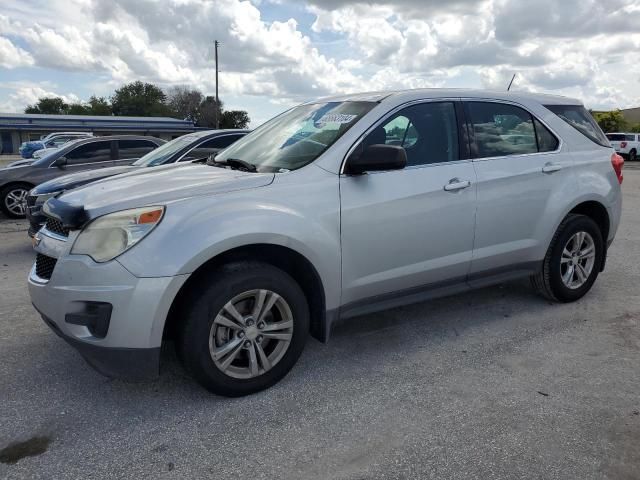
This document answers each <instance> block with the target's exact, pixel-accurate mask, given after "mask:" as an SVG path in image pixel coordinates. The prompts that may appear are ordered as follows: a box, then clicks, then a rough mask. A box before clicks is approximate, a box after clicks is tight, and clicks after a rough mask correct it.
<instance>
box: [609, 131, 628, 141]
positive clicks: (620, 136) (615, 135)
mask: <svg viewBox="0 0 640 480" xmlns="http://www.w3.org/2000/svg"><path fill="white" fill-rule="evenodd" d="M625 137H626V135H624V134H622V133H607V138H608V139H609V140H611V141H612V142H619V141H621V140H624V139H625Z"/></svg>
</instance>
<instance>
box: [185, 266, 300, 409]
mask: <svg viewBox="0 0 640 480" xmlns="http://www.w3.org/2000/svg"><path fill="white" fill-rule="evenodd" d="M201 279H202V281H200V282H199V284H198V286H197V287H196V288H194V290H193V291H192V292H190V295H189V296H188V298H187V300H186V302H185V303H184V305H185V308H184V323H183V324H182V325H181V326H180V327H178V328H179V331H178V335H177V341H176V348H177V351H178V356H179V358H180V359H181V361H182V363H183V365H184V366H185V368H186V370H187V371H188V372H189V373H190V374H191V375H192V376H193V377H194V378H195V379H196V380H197V381H198V382H199V383H200V384H201V385H202V386H204V387H205V388H206V389H207V390H209V391H210V392H213V393H215V394H218V395H223V396H226V397H238V396H243V395H249V394H251V393H255V392H258V391H260V390H264V389H266V388H269V387H271V386H272V385H274V384H275V383H277V382H278V381H280V380H281V379H282V378H283V377H284V376H285V375H286V374H287V373H288V372H289V371H290V370H291V368H293V365H294V364H295V363H296V361H297V360H298V357H300V354H301V353H302V350H303V348H304V345H305V343H306V340H307V336H308V333H309V308H308V305H307V301H306V297H305V295H304V292H303V291H302V289H301V288H300V286H299V285H298V284H297V283H296V282H295V280H293V279H292V278H291V277H290V276H289V275H288V274H287V273H285V272H283V271H282V270H280V269H278V268H276V267H274V266H272V265H269V264H266V263H262V262H253V261H242V262H237V263H230V264H227V265H224V266H222V267H220V268H219V269H217V270H215V271H213V272H211V273H208V274H206V275H204V276H203V277H201ZM254 289H267V290H271V291H272V292H275V293H277V294H278V295H280V297H282V298H283V299H284V301H285V302H286V303H287V304H288V307H289V308H290V310H291V313H292V316H293V332H292V337H291V340H290V343H289V345H288V348H287V350H286V351H285V353H284V356H282V358H281V359H280V360H279V361H278V362H277V363H275V364H274V365H273V368H271V370H268V371H266V372H263V373H262V374H261V375H259V376H257V377H253V378H243V379H240V378H234V377H231V376H229V375H227V374H225V373H224V372H223V371H222V370H221V369H220V368H218V366H217V365H216V364H215V363H214V361H213V359H212V356H211V354H210V351H209V335H210V332H211V328H212V325H213V323H214V318H215V317H216V315H217V314H218V312H220V311H221V309H222V308H223V307H224V306H225V304H226V303H227V302H229V301H230V300H231V299H233V298H234V297H236V296H237V295H240V294H242V293H243V292H247V291H251V290H254Z"/></svg>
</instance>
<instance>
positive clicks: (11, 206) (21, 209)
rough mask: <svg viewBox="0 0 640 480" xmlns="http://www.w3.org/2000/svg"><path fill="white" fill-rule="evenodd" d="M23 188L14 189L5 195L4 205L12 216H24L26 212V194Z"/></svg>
mask: <svg viewBox="0 0 640 480" xmlns="http://www.w3.org/2000/svg"><path fill="white" fill-rule="evenodd" d="M28 193H29V191H28V190H27V189H25V188H20V187H18V188H14V189H13V190H10V191H9V193H7V195H6V197H5V198H4V204H5V206H6V207H7V210H9V212H11V213H12V214H13V215H18V216H24V215H25V213H26V211H27V194H28Z"/></svg>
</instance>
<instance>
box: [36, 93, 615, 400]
mask: <svg viewBox="0 0 640 480" xmlns="http://www.w3.org/2000/svg"><path fill="white" fill-rule="evenodd" d="M622 166H623V160H622V158H621V157H620V156H618V155H617V154H616V153H615V152H614V151H613V150H612V148H611V145H610V144H609V141H608V140H607V138H606V137H605V136H604V134H603V133H602V131H601V130H600V129H599V128H598V126H597V124H596V123H595V122H594V121H593V119H592V118H591V116H590V114H589V113H588V112H587V110H585V108H584V107H583V106H582V104H581V103H580V102H579V101H577V100H572V99H569V98H564V97H556V96H547V95H538V94H526V93H505V92H501V93H493V92H486V91H469V90H410V91H397V92H384V93H365V94H356V95H346V96H340V97H332V98H328V99H322V100H319V101H313V102H309V103H305V104H303V105H300V106H297V107H295V108H292V109H291V110H289V111H287V112H285V113H283V114H281V115H279V116H277V117H275V118H274V119H272V120H270V121H269V122H267V123H266V124H264V125H262V126H261V127H259V128H258V129H256V130H255V131H254V132H253V133H251V134H249V135H247V136H246V137H244V138H242V139H240V140H239V141H238V142H236V143H235V144H233V145H232V146H231V147H229V148H227V149H226V150H224V151H223V152H222V153H220V154H218V156H216V157H215V158H211V159H210V160H209V161H208V162H207V163H206V164H200V165H197V164H192V165H188V166H183V167H180V168H176V167H175V166H161V167H158V168H153V169H142V170H140V171H135V172H132V173H127V174H124V175H119V176H117V177H113V178H109V179H105V180H101V181H98V182H96V183H93V184H90V185H87V186H84V187H81V188H79V189H75V190H72V191H70V192H68V193H64V194H61V195H59V196H57V197H54V198H51V199H49V200H48V201H47V202H46V203H45V204H44V207H43V211H44V213H45V214H46V216H47V221H46V224H45V226H44V227H43V228H42V229H41V230H40V231H39V232H38V233H37V235H36V236H35V238H34V245H35V249H36V251H37V258H36V261H35V264H34V266H33V268H32V270H31V273H30V275H29V291H30V294H31V298H32V301H33V304H34V306H35V308H36V309H37V310H38V311H39V312H40V314H41V315H42V317H43V319H44V321H45V322H46V323H47V324H48V325H49V326H50V327H51V328H52V329H53V330H54V331H55V332H56V333H57V334H58V335H59V336H61V337H62V338H64V339H65V340H66V341H67V342H69V343H70V344H71V345H73V346H74V347H75V348H77V349H78V351H79V352H80V353H81V354H82V355H83V357H84V358H85V359H86V360H87V361H88V362H89V363H90V364H91V365H93V366H94V367H95V368H96V369H97V370H99V371H101V372H102V373H104V374H106V375H109V376H112V377H128V378H137V379H140V378H149V377H153V376H156V375H157V374H158V371H159V363H160V347H161V344H162V341H163V339H165V338H172V339H174V340H175V345H176V349H177V351H178V356H179V358H180V359H181V361H182V363H183V364H184V366H185V368H186V369H187V371H188V372H190V373H191V374H192V375H193V377H195V379H197V381H198V382H200V383H201V384H202V385H203V386H204V387H206V388H207V389H209V390H210V391H212V392H214V393H217V394H221V395H227V396H239V395H245V394H249V393H252V392H256V391H258V390H261V389H264V388H267V387H269V386H271V385H273V384H275V383H276V382H278V381H279V380H280V379H282V378H283V377H284V376H285V375H286V374H287V372H288V371H289V370H290V369H291V368H292V367H293V365H294V364H295V362H296V360H297V359H298V357H299V356H300V354H301V352H302V350H303V347H304V345H305V341H306V339H307V337H308V335H309V334H311V335H312V336H313V337H315V338H317V339H319V340H321V341H326V340H327V339H328V338H329V334H330V331H331V326H332V324H335V322H336V321H337V320H339V319H345V318H349V317H353V316H356V315H363V314H368V313H371V312H373V311H376V310H381V309H385V308H391V307H394V306H397V305H402V304H406V303H410V302H417V301H423V300H425V299H429V298H433V297H436V296H441V295H448V294H452V293H456V292H462V291H465V290H468V289H471V288H476V287H481V286H485V285H489V284H494V283H499V282H503V281H507V280H511V279H514V278H518V277H526V276H528V277H531V281H532V284H533V286H534V287H535V288H536V289H537V290H538V291H539V292H540V293H541V294H543V295H544V296H545V297H547V298H548V299H551V300H553V301H557V302H571V301H575V300H578V299H579V298H581V297H582V296H583V295H585V294H586V293H587V292H588V291H589V289H590V288H591V286H592V285H593V283H594V282H595V280H596V277H597V276H598V273H599V272H601V271H602V269H603V268H604V266H605V259H606V253H607V248H608V247H609V245H610V244H611V242H612V241H613V238H614V235H615V233H616V230H617V228H618V223H619V220H620V210H621V188H620V184H621V183H622Z"/></svg>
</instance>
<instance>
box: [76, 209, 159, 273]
mask: <svg viewBox="0 0 640 480" xmlns="http://www.w3.org/2000/svg"><path fill="white" fill-rule="evenodd" d="M163 214H164V207H144V208H133V209H131V210H123V211H121V212H114V213H110V214H108V215H105V216H103V217H99V218H96V219H95V220H93V221H92V222H91V223H90V224H89V225H87V226H86V227H85V228H84V229H83V230H82V232H80V235H78V238H76V241H75V243H74V244H73V247H72V248H71V253H72V254H74V253H75V254H80V255H89V256H90V257H91V258H93V259H94V260H95V261H96V262H99V263H102V262H107V261H109V260H112V259H114V258H116V257H117V256H118V255H120V254H122V253H124V252H126V251H127V250H129V249H130V248H131V247H133V246H134V245H135V244H136V243H138V242H139V241H140V240H142V239H143V238H144V237H145V236H146V235H148V234H149V232H151V230H153V229H154V227H155V226H156V225H158V223H160V220H161V219H162V215H163Z"/></svg>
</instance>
